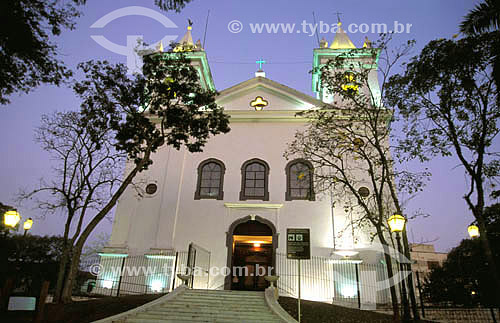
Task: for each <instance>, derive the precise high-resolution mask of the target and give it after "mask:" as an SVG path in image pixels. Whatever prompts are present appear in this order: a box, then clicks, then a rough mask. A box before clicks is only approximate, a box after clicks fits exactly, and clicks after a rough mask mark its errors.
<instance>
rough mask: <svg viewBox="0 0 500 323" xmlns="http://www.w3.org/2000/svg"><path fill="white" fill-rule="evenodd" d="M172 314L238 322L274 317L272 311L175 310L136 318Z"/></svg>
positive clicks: (142, 314)
mask: <svg viewBox="0 0 500 323" xmlns="http://www.w3.org/2000/svg"><path fill="white" fill-rule="evenodd" d="M172 316H178V317H186V318H210V319H228V320H229V319H233V320H234V321H236V322H239V321H242V320H245V319H252V320H260V321H261V322H265V321H267V320H272V319H274V318H275V317H274V315H272V314H271V313H268V314H264V313H253V314H247V313H239V314H234V313H224V312H219V313H203V312H199V313H196V312H184V313H183V312H175V313H173V314H171V315H164V314H162V315H158V314H152V313H147V312H145V313H140V314H138V315H137V316H136V318H144V319H164V318H170V317H172Z"/></svg>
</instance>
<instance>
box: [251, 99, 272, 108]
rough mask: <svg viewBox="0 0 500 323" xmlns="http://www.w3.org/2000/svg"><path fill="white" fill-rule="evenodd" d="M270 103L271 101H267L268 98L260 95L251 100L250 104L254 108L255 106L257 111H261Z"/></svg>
mask: <svg viewBox="0 0 500 323" xmlns="http://www.w3.org/2000/svg"><path fill="white" fill-rule="evenodd" d="M268 104H269V102H267V101H266V100H264V98H262V97H261V96H258V97H256V98H255V100H253V101H250V106H251V107H252V108H254V109H255V111H261V110H262V109H264V108H265V107H266V106H267V105H268Z"/></svg>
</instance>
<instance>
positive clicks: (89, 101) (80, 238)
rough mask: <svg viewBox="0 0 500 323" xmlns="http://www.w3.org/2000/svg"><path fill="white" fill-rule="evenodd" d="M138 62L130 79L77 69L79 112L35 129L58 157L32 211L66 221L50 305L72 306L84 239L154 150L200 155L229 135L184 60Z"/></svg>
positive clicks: (94, 67) (99, 67)
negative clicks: (213, 139) (80, 75)
mask: <svg viewBox="0 0 500 323" xmlns="http://www.w3.org/2000/svg"><path fill="white" fill-rule="evenodd" d="M144 62H145V64H144V67H143V69H144V73H143V75H135V76H132V77H130V76H128V75H127V70H126V67H125V66H123V65H121V64H119V65H111V64H109V63H107V62H94V61H91V62H87V63H82V64H80V65H79V68H80V69H81V70H82V71H83V72H84V74H85V77H84V79H83V80H81V81H78V82H75V84H74V87H73V88H74V91H75V93H76V94H77V95H78V96H79V97H80V98H81V100H82V104H81V111H80V112H79V113H69V114H62V115H60V116H61V118H62V119H61V118H58V117H56V118H55V119H48V120H47V121H48V122H45V125H43V126H42V127H41V128H40V129H39V135H38V138H41V139H42V140H41V141H40V142H41V143H42V145H43V147H44V149H46V150H48V151H49V152H50V153H52V154H53V155H54V156H55V157H56V158H55V160H56V163H57V166H56V168H55V172H54V175H55V180H54V181H53V182H51V183H45V182H42V184H41V187H40V188H39V189H38V190H36V191H34V192H33V193H34V194H37V193H40V192H43V191H47V192H50V193H51V196H49V197H48V198H49V199H47V198H42V199H41V200H40V203H38V204H39V205H40V206H41V207H42V208H45V209H46V210H49V211H55V210H61V211H62V212H64V213H65V215H66V228H65V239H67V240H66V241H67V242H68V245H67V250H66V254H67V255H68V260H67V266H66V267H64V268H67V269H66V270H61V275H62V277H63V278H61V279H62V280H63V283H62V284H61V285H60V286H59V285H58V289H57V290H56V296H58V297H56V299H58V298H60V300H61V301H63V302H69V301H71V291H72V289H73V286H74V284H75V277H76V273H77V271H78V264H79V259H80V256H81V253H82V248H83V246H84V245H85V242H86V240H87V238H88V237H89V235H90V233H91V232H92V231H93V230H94V229H95V227H96V226H97V225H98V224H99V223H100V222H101V220H102V219H104V217H105V216H106V215H108V213H109V212H110V211H111V209H112V208H113V207H114V206H115V204H116V202H117V200H118V198H119V197H120V196H121V195H122V194H123V192H124V191H125V189H126V188H127V187H129V185H130V184H133V180H134V178H135V176H136V175H137V174H138V173H140V172H142V171H144V170H145V169H147V168H148V166H149V165H151V164H152V163H153V159H152V155H153V154H154V153H155V152H156V151H157V149H158V148H160V147H161V146H163V145H170V146H173V147H175V148H177V149H180V148H181V147H185V148H186V149H187V150H188V151H190V152H199V151H202V148H203V146H204V145H205V144H206V142H207V140H208V139H209V137H210V136H212V135H216V134H219V133H225V132H228V131H229V127H228V123H229V122H228V117H227V116H226V115H225V114H224V113H223V109H222V107H219V106H218V105H217V104H216V103H215V96H216V93H215V92H213V91H209V90H205V89H203V88H202V87H201V85H200V83H199V79H198V74H197V72H196V70H195V69H194V67H193V66H191V64H190V61H189V60H188V59H186V58H185V56H184V55H183V54H182V53H171V52H170V53H155V54H151V55H148V56H146V57H145V58H144ZM68 116H69V117H70V118H68ZM66 118H68V119H67V120H68V122H64V120H66ZM125 156H126V157H127V158H128V160H129V162H128V163H127V165H126V167H125V176H124V177H123V178H122V177H121V176H119V175H117V173H116V172H117V171H118V170H119V169H120V168H119V167H116V165H117V164H118V163H120V161H121V160H123V159H122V157H125ZM47 184H48V185H47ZM32 195H33V194H30V195H27V197H28V196H32ZM50 197H52V198H50ZM48 201H50V202H48ZM85 217H88V219H87V220H84V219H85ZM85 223H86V224H85ZM72 225H74V226H75V230H74V231H73V232H71V234H70V229H71V227H72ZM69 255H70V256H69ZM61 267H63V266H61Z"/></svg>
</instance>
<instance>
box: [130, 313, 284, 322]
mask: <svg viewBox="0 0 500 323" xmlns="http://www.w3.org/2000/svg"><path fill="white" fill-rule="evenodd" d="M169 322H176V323H180V322H210V323H278V322H282V321H281V320H279V319H274V318H273V319H265V320H262V319H259V318H255V319H253V318H244V319H235V318H229V319H225V318H207V317H186V316H178V315H171V316H168V317H164V318H129V319H128V320H127V321H126V323H169Z"/></svg>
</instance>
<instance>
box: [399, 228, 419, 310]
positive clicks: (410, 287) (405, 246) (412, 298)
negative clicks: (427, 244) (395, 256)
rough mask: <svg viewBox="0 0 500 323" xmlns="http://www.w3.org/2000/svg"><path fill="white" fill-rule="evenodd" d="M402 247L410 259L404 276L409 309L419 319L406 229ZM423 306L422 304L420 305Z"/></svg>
mask: <svg viewBox="0 0 500 323" xmlns="http://www.w3.org/2000/svg"><path fill="white" fill-rule="evenodd" d="M403 249H404V253H405V256H406V258H408V260H409V261H410V263H409V264H406V268H407V270H408V271H409V272H410V274H409V275H408V276H407V277H406V285H407V286H408V293H409V294H410V295H409V296H410V304H411V310H412V313H413V318H414V319H415V320H419V319H420V314H419V313H418V307H417V298H416V297H415V285H414V284H413V271H412V269H411V264H412V263H411V254H410V244H409V243H408V235H407V234H406V229H405V230H403ZM422 306H423V305H422Z"/></svg>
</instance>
